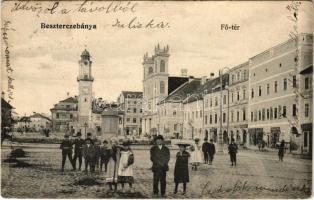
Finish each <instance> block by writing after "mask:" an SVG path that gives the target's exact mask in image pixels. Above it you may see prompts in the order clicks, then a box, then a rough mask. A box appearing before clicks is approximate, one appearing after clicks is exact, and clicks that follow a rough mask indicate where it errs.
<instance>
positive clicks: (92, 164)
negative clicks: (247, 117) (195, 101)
mask: <svg viewBox="0 0 314 200" xmlns="http://www.w3.org/2000/svg"><path fill="white" fill-rule="evenodd" d="M177 145H178V146H179V152H177V154H176V162H175V166H174V183H175V190H174V194H177V192H178V187H179V184H180V183H182V185H183V193H182V194H183V195H184V194H186V187H187V183H188V182H189V163H190V164H191V165H192V170H195V171H196V170H197V167H198V166H199V165H200V164H201V163H205V164H212V162H213V159H214V154H215V153H216V150H215V145H214V143H213V140H210V143H209V142H208V140H207V139H205V141H204V143H203V145H202V147H200V145H199V140H198V139H196V140H195V144H189V143H183V142H181V143H178V144H177ZM73 146H74V157H73V159H72V151H73ZM237 148H238V147H237V145H236V144H235V142H234V140H232V141H231V144H229V148H228V149H229V154H230V159H231V162H232V165H236V153H237ZM60 149H62V171H64V166H65V161H66V158H67V157H68V158H69V160H70V163H71V164H72V167H73V170H76V163H77V160H78V161H79V167H78V170H81V166H82V159H83V158H84V160H85V169H84V171H85V173H88V168H89V169H90V172H95V168H97V169H98V170H99V171H100V172H101V171H102V169H103V166H104V167H105V170H104V171H105V180H106V182H107V183H108V185H109V189H110V190H114V191H116V190H117V187H118V184H121V188H122V190H124V185H125V184H129V187H130V188H132V185H133V183H134V177H133V164H134V154H133V151H132V150H131V148H130V143H129V141H123V142H122V143H120V144H119V143H118V141H117V140H115V139H111V140H109V141H107V140H104V141H103V142H102V145H101V144H100V142H99V141H98V140H97V139H96V138H92V137H91V134H87V138H86V139H85V140H84V139H82V138H81V133H80V132H79V133H77V135H76V139H75V140H74V141H73V140H70V139H69V135H65V136H64V140H63V141H62V143H61V145H60ZM201 151H203V154H204V156H203V158H204V161H203V158H202V155H201ZM150 160H151V162H152V167H151V169H152V172H153V193H154V195H155V196H157V195H159V194H160V195H161V196H162V197H164V196H165V194H166V184H167V182H166V177H167V171H168V170H169V165H168V163H169V161H170V150H169V148H168V147H167V146H165V143H164V138H163V136H162V135H158V136H157V137H156V138H155V145H154V146H152V147H151V149H150Z"/></svg>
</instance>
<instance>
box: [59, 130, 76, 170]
mask: <svg viewBox="0 0 314 200" xmlns="http://www.w3.org/2000/svg"><path fill="white" fill-rule="evenodd" d="M69 138H70V136H69V135H68V134H65V135H64V139H63V140H62V142H61V145H60V149H61V150H62V166H61V171H62V172H63V171H64V165H65V161H66V157H67V156H68V158H69V161H70V163H71V165H72V167H73V170H75V167H74V165H73V160H72V149H73V147H72V142H71V141H70V139H69Z"/></svg>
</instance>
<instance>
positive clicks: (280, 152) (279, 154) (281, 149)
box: [278, 140, 285, 162]
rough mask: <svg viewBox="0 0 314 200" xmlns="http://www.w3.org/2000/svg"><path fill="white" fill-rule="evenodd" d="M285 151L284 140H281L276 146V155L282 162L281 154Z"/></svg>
mask: <svg viewBox="0 0 314 200" xmlns="http://www.w3.org/2000/svg"><path fill="white" fill-rule="evenodd" d="M284 153H285V141H284V140H281V143H280V145H279V147H278V157H279V161H281V162H283V156H284Z"/></svg>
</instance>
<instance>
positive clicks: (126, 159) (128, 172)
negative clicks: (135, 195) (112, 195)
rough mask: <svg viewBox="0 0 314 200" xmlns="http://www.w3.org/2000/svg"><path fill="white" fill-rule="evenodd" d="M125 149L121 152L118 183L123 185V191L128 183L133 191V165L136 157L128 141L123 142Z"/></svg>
mask: <svg viewBox="0 0 314 200" xmlns="http://www.w3.org/2000/svg"><path fill="white" fill-rule="evenodd" d="M122 145H123V147H122V148H121V151H120V155H121V157H120V161H119V169H118V183H121V187H122V191H123V190H124V184H125V183H128V184H129V186H130V189H132V184H133V182H134V178H133V163H134V155H133V152H132V150H131V148H130V143H129V142H128V141H125V142H123V144H122Z"/></svg>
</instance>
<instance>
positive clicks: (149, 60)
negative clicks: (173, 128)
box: [142, 44, 170, 133]
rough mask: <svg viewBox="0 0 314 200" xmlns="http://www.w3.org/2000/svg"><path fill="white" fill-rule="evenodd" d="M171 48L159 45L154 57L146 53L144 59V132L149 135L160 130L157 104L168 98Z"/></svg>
mask: <svg viewBox="0 0 314 200" xmlns="http://www.w3.org/2000/svg"><path fill="white" fill-rule="evenodd" d="M169 56H170V54H169V46H168V45H167V46H165V47H163V48H161V47H160V45H159V44H158V45H157V46H156V47H155V52H154V55H152V56H151V57H149V56H148V54H147V53H146V54H145V55H144V58H143V68H144V77H143V102H144V105H143V106H144V107H143V109H144V115H143V120H142V124H143V127H142V130H144V132H146V133H149V132H150V130H151V129H152V128H156V129H159V127H158V126H159V124H158V119H157V103H158V102H159V101H161V100H162V99H164V98H165V97H167V96H168V77H169V74H168V60H169Z"/></svg>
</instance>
